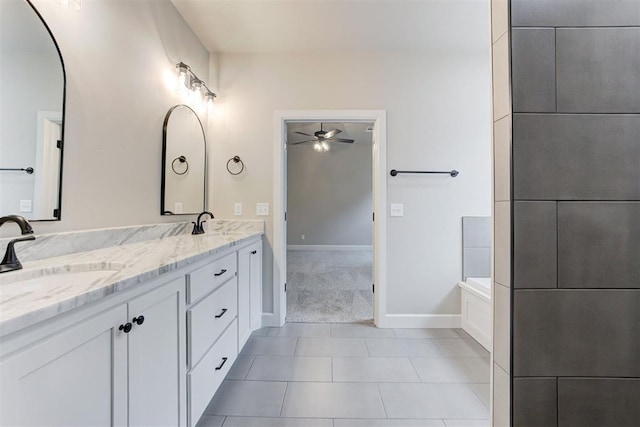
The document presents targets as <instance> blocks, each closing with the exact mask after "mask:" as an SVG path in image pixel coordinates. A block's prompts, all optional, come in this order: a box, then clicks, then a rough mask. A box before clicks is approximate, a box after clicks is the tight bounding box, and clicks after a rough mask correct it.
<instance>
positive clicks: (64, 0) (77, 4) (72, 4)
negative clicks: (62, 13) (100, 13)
mask: <svg viewBox="0 0 640 427" xmlns="http://www.w3.org/2000/svg"><path fill="white" fill-rule="evenodd" d="M53 2H54V3H56V4H57V5H60V6H62V7H64V8H67V9H73V10H80V9H81V8H82V0H53Z"/></svg>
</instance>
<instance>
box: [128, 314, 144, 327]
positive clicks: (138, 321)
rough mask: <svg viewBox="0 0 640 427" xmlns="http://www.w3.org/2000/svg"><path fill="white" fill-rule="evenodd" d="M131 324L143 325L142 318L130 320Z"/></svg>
mask: <svg viewBox="0 0 640 427" xmlns="http://www.w3.org/2000/svg"><path fill="white" fill-rule="evenodd" d="M131 321H132V322H133V323H137V324H138V325H142V324H143V323H144V316H142V315H140V316H138V317H134V318H133V319H131Z"/></svg>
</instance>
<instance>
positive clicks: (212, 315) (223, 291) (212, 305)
mask: <svg viewBox="0 0 640 427" xmlns="http://www.w3.org/2000/svg"><path fill="white" fill-rule="evenodd" d="M237 314H238V279H237V278H236V277H234V278H233V279H231V280H229V281H228V282H227V283H225V284H224V285H222V286H220V287H219V288H218V289H216V290H215V291H214V292H213V293H212V294H211V295H209V296H207V297H205V298H204V299H203V300H202V301H200V302H199V303H198V304H196V305H195V306H193V307H192V308H191V309H190V310H188V311H187V331H188V333H187V340H188V343H189V351H188V352H187V354H188V357H189V366H191V367H193V366H194V365H195V364H196V363H198V360H200V358H201V357H202V356H203V355H204V354H205V353H206V352H207V349H208V348H209V347H211V344H213V342H214V341H215V340H217V339H218V337H219V336H220V334H221V333H222V331H224V330H225V328H226V327H227V325H228V324H229V323H231V321H233V320H234V319H235V318H236V315H237Z"/></svg>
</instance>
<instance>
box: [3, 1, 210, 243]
mask: <svg viewBox="0 0 640 427" xmlns="http://www.w3.org/2000/svg"><path fill="white" fill-rule="evenodd" d="M34 4H35V6H36V7H37V8H38V10H39V11H40V12H41V14H42V15H43V17H44V19H45V20H46V21H47V23H48V24H49V26H50V28H51V31H52V32H53V34H54V36H55V37H56V40H57V41H58V44H59V46H60V50H61V52H62V56H63V59H64V62H65V67H66V72H67V101H66V102H67V104H66V108H67V111H66V122H65V152H64V169H63V182H62V187H63V189H62V221H60V222H46V223H42V222H37V223H34V229H35V231H36V233H45V232H57V231H66V230H79V229H88V228H97V227H108V226H120V225H133V224H147V223H157V222H163V221H164V222H166V221H176V220H180V219H181V218H180V217H173V218H167V217H161V216H160V214H159V212H160V170H161V169H160V168H161V162H162V157H161V153H162V122H163V119H164V116H165V114H166V112H167V110H168V109H169V108H170V107H171V106H172V105H174V104H177V103H182V102H183V101H184V100H183V99H181V97H180V96H179V95H177V94H176V93H175V92H174V91H173V90H172V88H170V84H169V81H170V77H172V75H173V70H174V67H175V64H176V63H177V62H179V61H181V60H182V61H184V62H186V63H187V64H189V65H191V67H192V68H193V69H194V70H195V71H196V73H197V74H198V75H199V76H201V78H205V79H206V76H207V74H208V71H209V70H208V67H209V63H208V61H209V54H208V52H207V51H206V49H205V48H204V47H203V46H202V44H201V43H200V41H199V40H198V39H197V38H196V36H195V35H194V34H193V32H192V31H191V29H190V28H189V27H188V26H187V24H186V23H185V22H184V20H183V19H182V17H181V16H180V15H179V14H178V12H177V11H176V10H175V8H174V6H173V5H172V4H171V3H170V2H169V1H154V0H136V1H100V0H85V1H84V2H83V7H82V9H81V10H80V11H73V10H69V9H64V8H61V7H60V6H58V5H56V4H55V3H54V2H52V1H49V0H35V1H34ZM202 120H203V122H206V116H203V117H202ZM182 219H184V218H182ZM15 228H16V230H13V227H2V230H0V232H2V234H3V235H9V234H15V233H16V232H17V227H15Z"/></svg>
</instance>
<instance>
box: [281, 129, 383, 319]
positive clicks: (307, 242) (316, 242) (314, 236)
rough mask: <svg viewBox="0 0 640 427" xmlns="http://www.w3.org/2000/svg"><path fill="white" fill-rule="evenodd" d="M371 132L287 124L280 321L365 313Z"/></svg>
mask: <svg viewBox="0 0 640 427" xmlns="http://www.w3.org/2000/svg"><path fill="white" fill-rule="evenodd" d="M372 133H373V123H372V122H369V123H366V122H362V123H361V122H348V123H339V122H338V123H336V122H295V123H287V157H286V160H287V164H286V166H285V167H286V177H287V182H286V186H287V190H286V195H287V200H286V203H287V209H286V212H287V221H286V223H285V224H286V228H287V274H286V283H287V292H286V298H287V315H286V321H287V322H302V323H313V322H321V323H370V322H371V321H372V320H373V289H372V284H373V251H372V243H373V221H372V212H373V185H372V156H373V154H372V139H373V138H372Z"/></svg>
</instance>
